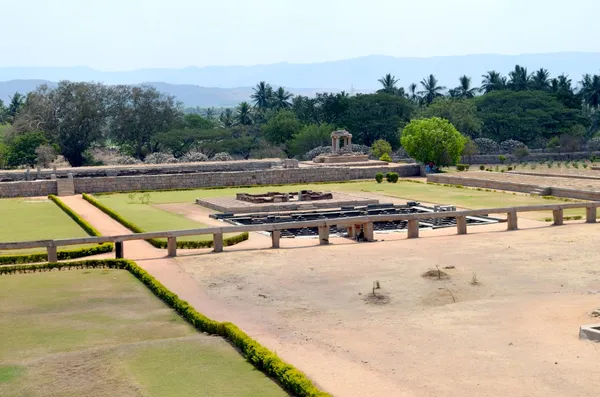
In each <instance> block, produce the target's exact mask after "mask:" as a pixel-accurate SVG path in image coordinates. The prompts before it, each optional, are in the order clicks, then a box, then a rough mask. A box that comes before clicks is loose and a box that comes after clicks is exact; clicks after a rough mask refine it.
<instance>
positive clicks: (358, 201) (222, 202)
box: [196, 193, 379, 214]
mask: <svg viewBox="0 0 600 397" xmlns="http://www.w3.org/2000/svg"><path fill="white" fill-rule="evenodd" d="M196 204H198V205H201V206H202V207H206V208H210V209H212V210H215V211H220V212H225V213H231V214H244V213H250V212H279V211H303V210H313V209H319V208H341V207H350V206H365V205H369V204H379V200H376V199H369V198H365V197H360V196H354V195H352V194H348V193H333V198H332V199H330V200H318V201H302V202H300V201H295V202H287V203H266V204H254V203H249V202H246V201H240V200H236V199H235V197H212V198H204V199H196Z"/></svg>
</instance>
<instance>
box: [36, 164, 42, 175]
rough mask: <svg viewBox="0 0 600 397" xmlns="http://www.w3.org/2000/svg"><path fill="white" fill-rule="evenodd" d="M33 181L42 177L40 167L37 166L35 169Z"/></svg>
mask: <svg viewBox="0 0 600 397" xmlns="http://www.w3.org/2000/svg"><path fill="white" fill-rule="evenodd" d="M36 171H37V172H36V175H35V179H40V178H41V177H42V167H41V166H40V165H39V164H38V166H37V169H36Z"/></svg>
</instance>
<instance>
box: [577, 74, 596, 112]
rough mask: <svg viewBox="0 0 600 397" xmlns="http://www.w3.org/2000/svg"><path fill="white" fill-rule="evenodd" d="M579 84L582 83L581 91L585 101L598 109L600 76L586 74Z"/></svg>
mask: <svg viewBox="0 0 600 397" xmlns="http://www.w3.org/2000/svg"><path fill="white" fill-rule="evenodd" d="M579 84H581V90H580V91H579V93H580V94H581V97H582V98H583V102H584V103H585V104H586V105H588V106H589V107H590V108H592V109H594V110H598V107H599V106H600V76H598V75H596V74H595V75H593V76H591V75H589V74H585V75H583V78H582V79H581V81H580V82H579Z"/></svg>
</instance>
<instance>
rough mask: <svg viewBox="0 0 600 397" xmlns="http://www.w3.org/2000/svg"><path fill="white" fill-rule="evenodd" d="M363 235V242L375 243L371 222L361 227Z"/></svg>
mask: <svg viewBox="0 0 600 397" xmlns="http://www.w3.org/2000/svg"><path fill="white" fill-rule="evenodd" d="M363 233H364V234H365V240H367V241H375V231H374V228H373V222H368V223H365V224H364V225H363Z"/></svg>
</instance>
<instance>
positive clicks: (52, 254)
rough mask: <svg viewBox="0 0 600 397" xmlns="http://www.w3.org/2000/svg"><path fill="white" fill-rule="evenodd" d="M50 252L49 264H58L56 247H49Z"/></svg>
mask: <svg viewBox="0 0 600 397" xmlns="http://www.w3.org/2000/svg"><path fill="white" fill-rule="evenodd" d="M47 251H48V262H50V263H54V262H58V252H57V251H56V245H54V244H52V245H49V246H48V247H47Z"/></svg>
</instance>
